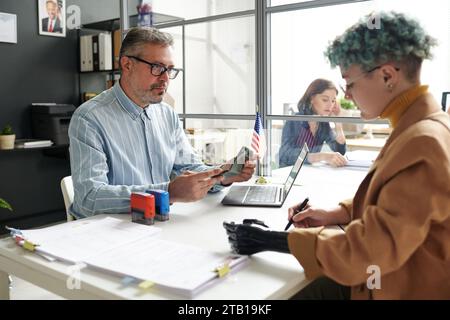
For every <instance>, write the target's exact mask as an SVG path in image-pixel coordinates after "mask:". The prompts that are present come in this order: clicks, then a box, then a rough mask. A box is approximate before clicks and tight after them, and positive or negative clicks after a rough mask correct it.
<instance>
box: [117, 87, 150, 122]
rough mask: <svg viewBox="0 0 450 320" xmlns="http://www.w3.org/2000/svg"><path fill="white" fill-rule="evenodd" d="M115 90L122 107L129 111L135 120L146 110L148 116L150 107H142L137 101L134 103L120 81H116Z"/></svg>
mask: <svg viewBox="0 0 450 320" xmlns="http://www.w3.org/2000/svg"><path fill="white" fill-rule="evenodd" d="M113 91H114V94H115V95H116V97H117V100H119V103H120V105H121V106H122V108H123V109H124V110H125V111H126V112H128V114H129V115H130V117H131V118H132V119H133V120H136V118H138V117H139V116H140V115H141V114H142V113H143V112H145V114H146V115H147V116H148V112H147V110H146V109H148V107H146V108H141V107H140V106H138V105H137V104H136V103H134V102H133V100H131V99H130V98H129V97H128V96H127V95H126V94H125V92H124V91H123V89H122V87H121V86H120V81H117V82H116V84H115V85H114V87H113Z"/></svg>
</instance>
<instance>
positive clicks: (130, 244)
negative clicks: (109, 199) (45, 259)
mask: <svg viewBox="0 0 450 320" xmlns="http://www.w3.org/2000/svg"><path fill="white" fill-rule="evenodd" d="M19 232H20V234H21V235H20V236H21V237H23V238H24V239H26V240H27V243H28V244H32V245H33V249H34V248H35V251H36V252H37V253H40V254H43V255H44V256H51V257H54V258H56V259H59V260H64V261H67V262H71V263H84V264H86V265H87V266H88V267H93V268H97V269H101V270H104V271H106V272H110V273H114V274H116V275H119V276H127V277H133V278H135V279H138V280H141V281H150V282H152V283H154V284H155V286H157V287H160V288H161V289H163V290H168V291H171V292H173V293H176V294H180V295H183V296H186V297H193V296H195V295H196V294H198V293H199V292H200V291H203V290H204V289H206V288H207V287H209V286H210V285H212V284H213V283H214V282H216V280H218V279H219V278H221V277H222V276H223V275H224V274H226V273H227V272H233V271H235V270H237V269H239V267H242V266H244V265H245V262H246V261H248V257H246V256H230V255H229V254H228V253H222V254H219V253H214V252H210V251H208V250H204V249H201V248H197V247H194V246H189V245H186V244H181V243H177V242H174V241H167V240H162V239H160V237H159V235H160V234H161V233H162V232H161V229H159V228H156V227H154V226H144V225H140V224H136V223H131V222H129V221H123V220H121V219H116V218H111V217H103V218H98V217H95V218H93V219H82V220H77V221H74V222H69V223H63V224H59V225H56V226H52V227H48V228H43V229H36V230H20V231H19ZM34 246H36V247H34ZM24 247H25V246H24ZM224 270H225V271H224Z"/></svg>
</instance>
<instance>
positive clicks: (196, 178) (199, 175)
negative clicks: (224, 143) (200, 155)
mask: <svg viewBox="0 0 450 320" xmlns="http://www.w3.org/2000/svg"><path fill="white" fill-rule="evenodd" d="M221 172H222V170H221V169H214V170H209V171H203V172H191V171H186V172H184V173H183V174H182V175H180V176H178V177H176V178H175V179H174V180H172V181H171V182H170V183H169V190H168V191H169V195H170V201H171V202H193V201H197V200H200V199H203V198H204V197H205V195H206V194H207V193H208V191H209V189H211V187H212V186H213V185H215V184H216V183H219V182H221V181H222V180H223V177H222V176H217V177H215V178H213V176H216V175H218V174H219V173H221Z"/></svg>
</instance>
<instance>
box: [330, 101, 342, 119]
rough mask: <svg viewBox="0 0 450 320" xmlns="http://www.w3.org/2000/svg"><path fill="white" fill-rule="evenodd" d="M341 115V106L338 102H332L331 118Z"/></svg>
mask: <svg viewBox="0 0 450 320" xmlns="http://www.w3.org/2000/svg"><path fill="white" fill-rule="evenodd" d="M340 114H341V104H340V103H339V101H338V100H336V101H335V102H334V105H333V108H332V109H331V115H332V116H339V115H340Z"/></svg>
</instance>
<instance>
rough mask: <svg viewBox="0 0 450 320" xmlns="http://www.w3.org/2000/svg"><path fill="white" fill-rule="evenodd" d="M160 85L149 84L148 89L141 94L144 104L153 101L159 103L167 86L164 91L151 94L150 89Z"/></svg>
mask: <svg viewBox="0 0 450 320" xmlns="http://www.w3.org/2000/svg"><path fill="white" fill-rule="evenodd" d="M159 87H161V85H160V84H154V85H151V86H150V91H145V92H144V94H143V95H142V98H141V99H142V101H143V102H145V103H146V104H153V103H160V102H161V101H162V100H163V98H164V94H165V93H166V91H167V87H166V88H165V89H164V92H163V93H161V94H158V95H156V94H153V92H152V90H153V89H156V88H159Z"/></svg>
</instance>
